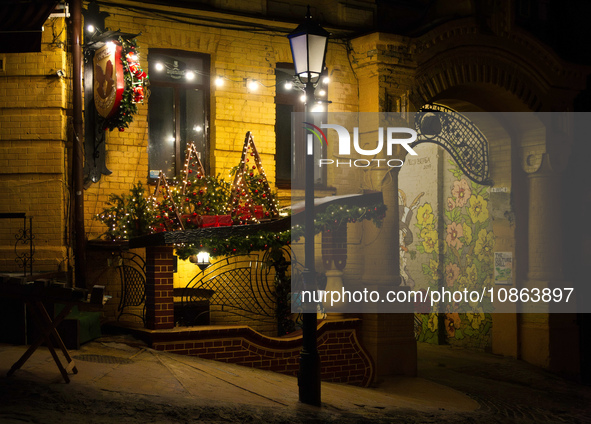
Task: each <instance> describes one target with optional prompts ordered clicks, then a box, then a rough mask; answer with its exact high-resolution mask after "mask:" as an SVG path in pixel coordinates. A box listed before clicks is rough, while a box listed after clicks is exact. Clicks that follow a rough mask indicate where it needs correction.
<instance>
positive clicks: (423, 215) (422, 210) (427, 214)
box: [417, 203, 435, 226]
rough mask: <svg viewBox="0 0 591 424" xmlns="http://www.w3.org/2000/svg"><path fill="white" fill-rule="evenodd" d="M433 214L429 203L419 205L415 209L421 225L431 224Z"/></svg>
mask: <svg viewBox="0 0 591 424" xmlns="http://www.w3.org/2000/svg"><path fill="white" fill-rule="evenodd" d="M434 218H435V215H433V208H432V207H431V204H430V203H425V204H424V205H422V206H419V209H418V210H417V222H418V224H419V225H421V226H432V225H433V220H434Z"/></svg>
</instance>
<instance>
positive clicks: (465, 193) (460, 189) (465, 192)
mask: <svg viewBox="0 0 591 424" xmlns="http://www.w3.org/2000/svg"><path fill="white" fill-rule="evenodd" d="M451 195H452V196H453V197H454V198H455V203H456V206H457V207H458V208H463V207H464V206H466V203H467V202H468V199H470V197H471V196H472V190H470V186H469V185H468V181H466V180H465V179H463V178H462V179H461V180H459V181H454V185H453V187H452V189H451Z"/></svg>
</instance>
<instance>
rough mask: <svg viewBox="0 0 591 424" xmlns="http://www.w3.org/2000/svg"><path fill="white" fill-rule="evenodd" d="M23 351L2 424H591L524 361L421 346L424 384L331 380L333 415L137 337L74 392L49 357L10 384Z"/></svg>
mask: <svg viewBox="0 0 591 424" xmlns="http://www.w3.org/2000/svg"><path fill="white" fill-rule="evenodd" d="M24 350H25V348H24V347H22V346H8V345H0V423H2V424H10V423H43V424H51V423H59V424H67V423H97V424H102V423H119V422H125V424H135V423H269V424H274V423H345V424H347V423H365V422H368V423H369V422H372V423H454V424H456V423H464V422H465V423H485V424H486V423H591V406H590V405H591V387H587V386H583V385H580V384H578V383H575V382H572V381H568V380H565V379H563V378H561V377H558V376H555V375H553V374H550V373H548V372H545V371H543V370H540V369H539V368H536V367H533V366H530V365H528V364H525V363H523V362H521V361H517V360H514V359H510V358H502V357H497V356H493V355H490V354H486V353H481V352H471V351H466V350H456V349H452V348H450V347H449V346H431V345H419V376H418V377H417V378H401V377H391V378H386V379H384V380H382V381H379V382H378V383H377V384H376V387H373V388H369V389H362V388H357V387H351V386H346V385H340V384H329V383H323V385H322V397H323V399H322V400H323V405H322V407H321V408H315V407H310V406H307V405H302V404H300V403H299V402H298V399H297V396H298V395H297V393H298V387H297V380H296V379H295V378H293V377H288V376H283V375H280V374H274V373H271V372H266V371H260V370H255V369H250V368H245V367H240V366H237V365H232V364H223V363H219V362H213V361H207V360H201V359H198V358H190V357H185V356H179V355H172V354H165V353H162V352H156V351H153V350H151V349H147V348H145V347H144V346H142V345H141V343H136V342H134V341H133V340H131V339H129V338H125V339H117V338H112V337H111V338H108V337H106V338H103V339H99V340H98V341H95V342H92V343H89V344H87V345H85V346H83V347H82V349H80V350H79V351H72V354H73V356H74V357H75V359H76V364H77V367H78V369H79V373H78V374H77V375H73V376H72V378H71V380H72V381H71V383H70V384H65V383H64V382H63V380H61V376H60V375H59V373H58V371H57V367H56V366H55V364H54V363H53V360H52V358H51V356H50V355H49V353H48V351H47V350H46V349H44V348H41V349H39V350H38V351H37V352H35V354H34V355H33V356H32V357H31V359H30V360H29V361H28V362H27V363H26V364H25V365H24V366H23V368H22V369H21V370H18V371H17V372H16V373H15V374H14V375H13V376H11V377H8V378H7V377H4V376H5V375H6V371H8V369H9V368H10V366H11V365H12V363H14V362H15V361H16V360H17V359H18V357H19V356H20V355H21V354H22V353H23V352H24Z"/></svg>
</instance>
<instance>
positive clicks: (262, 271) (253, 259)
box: [174, 248, 293, 334]
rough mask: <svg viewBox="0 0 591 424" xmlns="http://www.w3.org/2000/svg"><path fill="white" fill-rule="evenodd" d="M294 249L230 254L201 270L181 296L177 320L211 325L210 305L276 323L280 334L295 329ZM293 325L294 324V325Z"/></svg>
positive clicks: (184, 323) (186, 323) (256, 319)
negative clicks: (292, 301)
mask: <svg viewBox="0 0 591 424" xmlns="http://www.w3.org/2000/svg"><path fill="white" fill-rule="evenodd" d="M290 278H291V250H290V249H289V248H284V249H277V250H272V249H270V250H269V251H267V252H266V253H265V255H264V256H263V257H262V258H260V257H259V256H258V255H256V254H251V255H240V256H229V257H226V258H224V259H222V260H219V261H217V262H214V263H212V264H211V265H210V266H209V267H207V268H206V269H204V270H203V271H201V272H199V273H198V274H197V275H196V276H195V277H194V278H193V279H192V280H191V281H190V282H189V283H188V284H187V286H186V287H185V288H183V289H180V290H177V289H175V293H174V295H175V297H180V302H179V304H178V307H177V308H176V315H177V317H176V318H175V321H177V322H178V323H179V324H180V325H200V324H208V323H209V317H208V316H207V315H208V314H209V310H210V309H209V308H210V306H220V307H221V311H223V312H227V313H231V314H234V315H239V316H243V317H245V318H248V319H249V320H255V321H261V322H267V323H276V324H277V329H278V330H277V331H278V334H285V332H289V331H293V328H289V327H290V325H288V323H287V322H286V320H287V319H288V316H289V315H290V314H291V313H290V308H289V299H290V297H291V296H290ZM291 327H293V326H291Z"/></svg>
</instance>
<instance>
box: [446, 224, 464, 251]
mask: <svg viewBox="0 0 591 424" xmlns="http://www.w3.org/2000/svg"><path fill="white" fill-rule="evenodd" d="M446 231H447V237H445V241H446V242H447V245H448V246H449V247H453V248H454V249H456V250H460V249H461V248H462V246H464V243H462V240H460V237H463V236H464V229H463V227H462V224H460V223H459V222H452V223H451V224H449V225H448V226H447V230H446Z"/></svg>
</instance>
